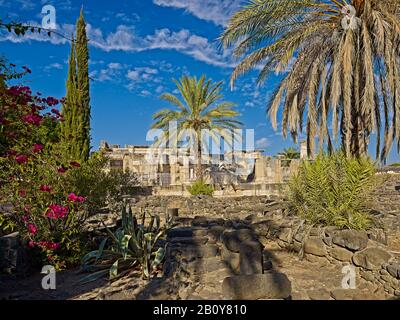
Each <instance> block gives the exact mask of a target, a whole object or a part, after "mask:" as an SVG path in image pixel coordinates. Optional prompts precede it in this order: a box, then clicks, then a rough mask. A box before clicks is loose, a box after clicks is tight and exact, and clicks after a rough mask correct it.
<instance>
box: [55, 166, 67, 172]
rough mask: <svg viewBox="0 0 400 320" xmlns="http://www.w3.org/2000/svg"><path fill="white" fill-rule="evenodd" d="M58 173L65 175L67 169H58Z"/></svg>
mask: <svg viewBox="0 0 400 320" xmlns="http://www.w3.org/2000/svg"><path fill="white" fill-rule="evenodd" d="M57 171H58V173H66V172H67V169H65V168H64V167H61V168H58V170H57Z"/></svg>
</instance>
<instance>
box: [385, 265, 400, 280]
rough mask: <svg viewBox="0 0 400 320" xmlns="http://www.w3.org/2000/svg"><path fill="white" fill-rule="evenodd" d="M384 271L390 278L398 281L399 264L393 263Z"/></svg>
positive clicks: (399, 275) (399, 276) (399, 274)
mask: <svg viewBox="0 0 400 320" xmlns="http://www.w3.org/2000/svg"><path fill="white" fill-rule="evenodd" d="M386 270H387V271H388V272H389V274H390V275H391V276H392V277H394V278H397V279H400V264H398V263H397V264H395V263H393V264H389V265H388V266H387V267H386Z"/></svg>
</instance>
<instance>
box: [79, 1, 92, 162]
mask: <svg viewBox="0 0 400 320" xmlns="http://www.w3.org/2000/svg"><path fill="white" fill-rule="evenodd" d="M76 37H77V39H76V40H77V41H76V62H77V88H78V92H79V107H80V121H79V127H80V130H81V132H80V135H79V137H80V144H81V160H82V161H85V160H87V159H88V158H89V153H90V116H91V112H90V83H89V49H88V38H87V35H86V22H85V18H84V15H83V8H82V9H81V14H80V17H79V19H78V21H77V23H76Z"/></svg>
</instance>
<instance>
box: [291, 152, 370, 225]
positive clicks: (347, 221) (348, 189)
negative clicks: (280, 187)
mask: <svg viewBox="0 0 400 320" xmlns="http://www.w3.org/2000/svg"><path fill="white" fill-rule="evenodd" d="M375 173H376V168H375V165H374V163H373V162H372V161H371V160H370V159H367V158H360V159H354V158H352V159H349V158H346V157H345V156H344V155H343V153H336V154H334V155H332V156H328V155H326V154H320V155H319V156H318V157H317V159H316V160H315V161H313V162H306V161H305V162H303V163H302V165H301V166H300V169H299V172H298V174H297V175H296V176H294V177H293V178H292V180H291V182H290V184H289V199H290V206H289V210H290V212H292V213H295V214H298V215H300V216H301V217H303V218H305V219H306V220H307V221H308V222H310V223H312V224H321V225H325V226H337V227H340V228H348V229H357V230H362V229H367V228H368V227H370V226H371V223H372V218H371V216H370V215H369V212H370V210H369V208H368V201H369V198H370V194H371V191H372V190H373V189H374V187H375V186H376V184H377V178H376V175H375Z"/></svg>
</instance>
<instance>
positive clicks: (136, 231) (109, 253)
mask: <svg viewBox="0 0 400 320" xmlns="http://www.w3.org/2000/svg"><path fill="white" fill-rule="evenodd" d="M167 230H168V226H167V225H165V226H161V225H160V217H159V216H158V215H150V221H149V223H148V224H146V213H144V214H143V215H142V217H141V224H138V221H137V218H136V217H135V216H134V215H133V214H132V211H131V210H130V209H129V211H128V212H127V211H126V209H125V208H124V210H123V211H122V227H121V228H119V229H118V230H117V231H116V232H112V231H110V230H109V229H107V231H108V234H109V237H108V238H106V239H104V240H103V241H102V243H101V244H100V246H99V249H98V250H95V251H92V252H90V253H88V254H87V255H85V256H84V257H83V258H82V270H83V271H86V272H92V274H90V275H89V276H85V277H84V278H83V279H81V281H82V282H85V283H86V282H91V281H95V280H96V279H98V278H100V277H103V276H105V275H107V274H109V277H110V280H114V279H116V278H118V277H120V276H122V275H124V274H126V273H127V272H130V271H132V270H135V269H136V270H141V272H142V276H143V278H144V279H149V278H150V277H151V274H152V272H153V271H154V270H156V269H157V268H158V267H159V266H160V265H161V264H162V262H163V260H164V257H165V252H166V247H165V246H166V245H165V244H163V242H162V241H160V240H161V239H162V238H163V237H164V235H165V233H166V232H167Z"/></svg>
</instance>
